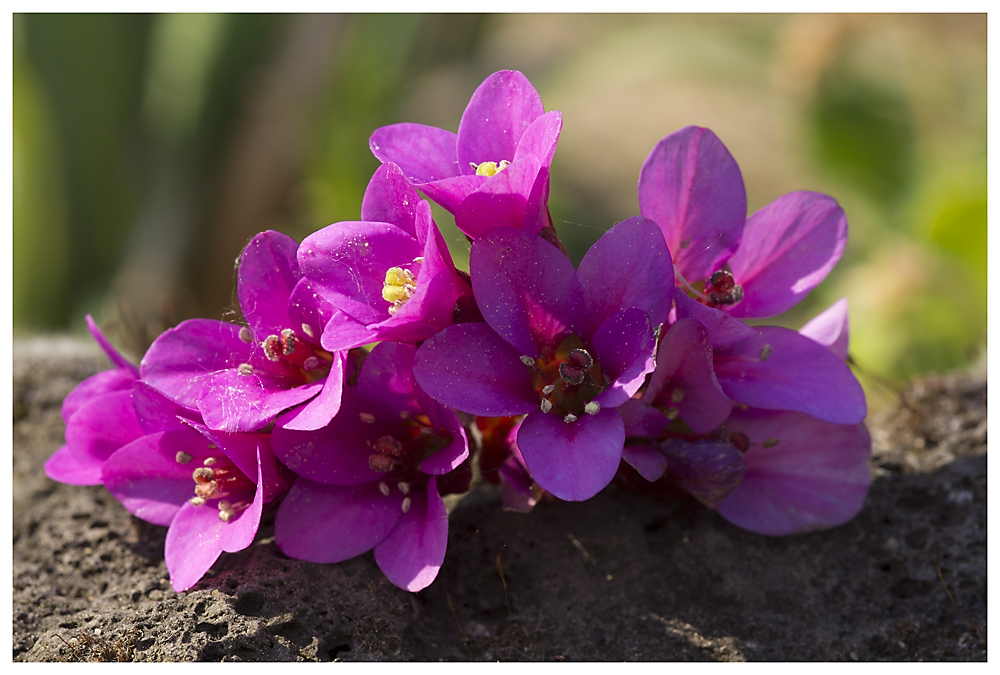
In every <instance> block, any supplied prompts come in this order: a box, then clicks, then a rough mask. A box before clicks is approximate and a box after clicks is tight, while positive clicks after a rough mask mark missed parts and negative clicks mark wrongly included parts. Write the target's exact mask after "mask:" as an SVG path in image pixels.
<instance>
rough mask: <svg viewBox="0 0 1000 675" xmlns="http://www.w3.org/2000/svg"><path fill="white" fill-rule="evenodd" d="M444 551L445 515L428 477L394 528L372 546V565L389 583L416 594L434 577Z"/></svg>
mask: <svg viewBox="0 0 1000 675" xmlns="http://www.w3.org/2000/svg"><path fill="white" fill-rule="evenodd" d="M447 549H448V513H447V512H446V511H445V506H444V500H442V499H441V496H440V495H439V494H438V489H437V483H436V481H435V479H434V477H431V478H430V480H428V482H427V489H426V490H419V491H417V492H414V493H412V494H411V495H410V506H409V508H408V510H407V512H406V513H405V514H403V517H402V518H401V519H400V521H399V524H398V525H396V529H394V530H393V531H392V534H390V535H389V536H388V537H387V538H386V539H385V540H384V541H383V542H382V543H381V544H379V545H377V546H376V547H375V562H376V563H378V567H379V569H380V570H382V573H383V574H384V575H385V576H386V578H387V579H389V581H391V582H392V583H393V584H395V585H396V586H399V587H400V588H402V589H403V590H406V591H411V592H414V593H415V592H416V591H419V590H422V589H424V588H427V587H428V586H430V585H431V582H433V581H434V579H435V578H436V577H437V573H438V570H440V569H441V565H442V564H443V563H444V555H445V551H447Z"/></svg>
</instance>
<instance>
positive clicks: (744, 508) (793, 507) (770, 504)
mask: <svg viewBox="0 0 1000 675" xmlns="http://www.w3.org/2000/svg"><path fill="white" fill-rule="evenodd" d="M726 428H727V430H730V431H742V432H743V433H745V434H747V436H748V437H749V438H750V442H751V447H750V449H749V450H748V451H747V452H746V453H744V455H743V459H744V461H745V462H746V465H747V471H746V475H745V476H744V478H743V482H741V483H740V484H739V485H738V486H737V487H736V488H735V489H734V490H733V491H732V492H731V493H730V494H729V496H728V497H727V498H726V500H725V501H724V502H723V503H722V505H721V506H720V507H719V513H720V514H721V515H722V516H723V517H725V518H726V519H727V520H728V521H730V522H731V523H733V524H735V525H738V526H739V527H742V528H743V529H746V530H750V531H751V532H757V533H759V534H769V535H787V534H795V533H799V532H808V531H811V530H819V529H825V528H829V527H834V526H836V525H840V524H842V523H845V522H847V521H848V520H850V519H851V518H853V517H854V516H855V515H857V513H858V511H860V510H861V507H862V506H863V505H864V499H865V495H866V494H867V492H868V486H869V484H870V482H871V474H870V473H869V470H868V458H869V456H870V455H871V437H870V436H869V435H868V431H867V430H866V429H865V427H864V425H863V424H854V425H838V424H830V423H827V422H821V421H819V420H816V419H813V418H811V417H809V416H807V415H804V414H802V413H797V412H768V411H760V410H749V411H746V412H743V411H739V410H736V411H734V412H733V416H732V418H731V419H730V420H729V421H728V422H727V423H726ZM775 440H776V441H777V443H773V442H772V441H775ZM766 441H767V442H766Z"/></svg>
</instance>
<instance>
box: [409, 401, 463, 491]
mask: <svg viewBox="0 0 1000 675" xmlns="http://www.w3.org/2000/svg"><path fill="white" fill-rule="evenodd" d="M427 398H428V400H429V397H427ZM430 402H431V403H433V401H430ZM435 405H436V404H435ZM436 407H437V411H435V412H436V413H437V414H435V415H433V417H432V418H431V419H433V418H434V417H439V418H442V421H443V423H444V424H443V426H444V430H445V431H446V432H447V434H448V435H449V436H451V443H449V444H448V445H447V446H445V447H444V448H442V449H440V450H438V451H437V452H435V453H434V454H433V455H430V456H429V457H427V458H426V459H425V460H424V461H422V462H420V465H419V466H418V467H417V468H418V469H420V470H421V471H422V472H423V473H426V474H432V475H443V474H446V473H448V472H449V471H454V470H455V469H457V468H458V467H459V465H461V463H462V462H464V461H465V460H466V459H467V458H468V457H469V439H468V437H467V436H466V435H465V427H463V426H462V422H461V420H459V419H458V415H456V414H455V412H454V411H453V410H451V409H450V408H446V407H444V406H439V405H436Z"/></svg>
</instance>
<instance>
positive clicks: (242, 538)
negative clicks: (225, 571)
mask: <svg viewBox="0 0 1000 675" xmlns="http://www.w3.org/2000/svg"><path fill="white" fill-rule="evenodd" d="M258 447H259V446H258ZM268 459H270V460H271V462H273V460H274V457H273V455H271V456H270V457H269V458H268ZM266 461H268V460H267V459H264V458H263V457H261V453H260V451H259V449H258V452H257V471H256V472H255V473H249V474H246V475H247V477H252V478H253V480H254V482H255V483H256V485H257V488H256V489H255V490H254V491H253V492H252V493H250V492H249V491H248V492H247V493H245V494H244V495H243V496H242V498H243V499H247V498H249V497H251V495H252V497H253V501H252V502H250V505H249V506H248V507H246V508H245V509H242V510H241V511H238V512H237V513H236V515H235V516H234V517H233V518H231V519H230V520H229V521H228V522H226V524H225V525H226V526H225V527H223V528H221V529H220V530H219V548H221V549H222V550H223V551H227V552H229V553H235V552H236V551H242V550H243V549H245V548H246V547H247V546H249V545H250V544H252V543H253V540H254V537H256V536H257V530H258V529H259V528H260V516H261V514H262V513H263V511H264V476H263V472H264V469H263V464H264V462H266Z"/></svg>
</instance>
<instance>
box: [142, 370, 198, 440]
mask: <svg viewBox="0 0 1000 675" xmlns="http://www.w3.org/2000/svg"><path fill="white" fill-rule="evenodd" d="M132 405H133V407H135V414H136V418H137V419H138V420H139V424H140V426H142V428H143V431H145V432H146V433H147V434H153V433H156V432H158V431H169V430H170V429H184V428H186V426H185V424H184V422H182V421H181V420H180V419H178V418H184V417H186V418H190V419H199V418H200V414H199V413H198V411H197V409H194V410H191V409H189V408H185V407H184V406H181V405H179V404H178V403H177V402H176V401H174V400H173V399H170V398H168V397H166V396H164V395H163V394H162V393H160V392H159V391H158V390H157V389H154V388H153V387H151V386H149V385H148V384H146V383H145V382H143V381H142V380H137V381H135V383H134V384H133V385H132Z"/></svg>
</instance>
